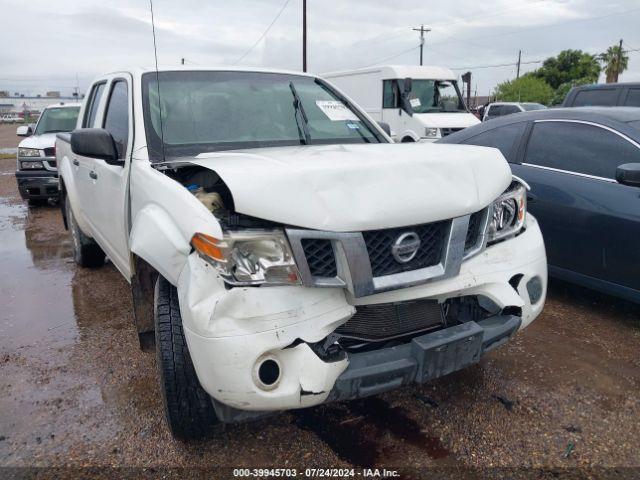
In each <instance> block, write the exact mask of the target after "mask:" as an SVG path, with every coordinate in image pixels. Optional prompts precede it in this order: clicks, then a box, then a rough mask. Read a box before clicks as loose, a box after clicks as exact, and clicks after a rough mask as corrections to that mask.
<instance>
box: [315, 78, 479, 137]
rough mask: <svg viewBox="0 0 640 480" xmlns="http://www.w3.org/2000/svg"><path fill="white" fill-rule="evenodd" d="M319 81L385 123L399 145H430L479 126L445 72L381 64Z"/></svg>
mask: <svg viewBox="0 0 640 480" xmlns="http://www.w3.org/2000/svg"><path fill="white" fill-rule="evenodd" d="M322 77H323V78H325V79H327V80H329V81H330V82H331V83H333V84H334V85H335V86H337V87H338V88H339V89H340V90H342V91H343V92H345V93H346V94H347V95H349V96H350V97H351V98H352V99H353V100H354V101H355V103H357V104H358V105H360V106H361V107H362V108H364V110H365V111H366V112H367V113H368V114H369V115H371V116H372V117H373V118H374V119H375V120H376V121H378V122H384V123H387V124H388V125H389V127H390V128H391V131H392V132H393V134H392V136H393V137H394V139H395V140H397V141H400V142H420V141H423V142H424V141H427V142H432V141H435V140H437V139H439V138H442V137H446V136H447V135H449V134H451V133H454V132H457V131H458V130H462V129H463V128H466V127H470V126H472V125H476V124H477V123H479V120H478V119H477V118H476V117H475V115H473V114H472V113H470V112H469V110H468V108H467V106H466V105H465V103H464V100H463V98H462V95H461V94H460V89H459V88H458V83H457V81H456V76H455V74H454V73H453V72H452V71H451V70H449V69H448V68H442V67H433V66H412V65H384V66H379V67H371V68H363V69H359V70H351V71H344V72H334V73H326V74H323V75H322Z"/></svg>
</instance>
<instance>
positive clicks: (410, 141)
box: [400, 137, 415, 143]
mask: <svg viewBox="0 0 640 480" xmlns="http://www.w3.org/2000/svg"><path fill="white" fill-rule="evenodd" d="M400 143H415V140H414V139H413V138H411V137H404V138H403V139H402V141H401V142H400Z"/></svg>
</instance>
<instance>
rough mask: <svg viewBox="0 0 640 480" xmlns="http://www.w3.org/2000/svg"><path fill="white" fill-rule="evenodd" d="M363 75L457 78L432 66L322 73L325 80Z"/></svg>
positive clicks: (451, 73)
mask: <svg viewBox="0 0 640 480" xmlns="http://www.w3.org/2000/svg"><path fill="white" fill-rule="evenodd" d="M363 73H380V75H381V76H383V77H384V78H389V79H392V78H414V79H425V80H455V79H456V78H457V77H456V75H455V74H454V73H453V71H452V70H450V69H448V68H445V67H437V66H432V65H424V66H419V65H380V66H377V67H367V68H359V69H356V70H344V71H340V72H329V73H323V74H322V75H321V76H322V77H325V78H333V77H342V76H348V75H359V74H363Z"/></svg>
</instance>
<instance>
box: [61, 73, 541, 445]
mask: <svg viewBox="0 0 640 480" xmlns="http://www.w3.org/2000/svg"><path fill="white" fill-rule="evenodd" d="M56 145H57V150H56V152H57V158H58V164H59V171H60V189H61V191H60V194H61V200H62V201H61V205H62V206H63V216H64V220H65V225H66V226H67V227H68V228H69V230H70V231H71V234H72V237H73V248H74V255H75V260H76V262H77V263H78V264H79V265H81V266H86V267H98V266H100V265H102V264H103V263H104V261H105V255H106V256H108V257H109V259H110V261H111V262H112V263H113V264H114V265H115V266H116V268H117V269H118V270H119V271H120V272H121V273H122V275H124V277H125V278H126V279H127V280H128V281H129V282H130V283H131V290H132V295H133V304H134V310H135V326H136V329H137V331H138V334H139V337H140V340H141V344H143V345H152V344H153V342H149V339H150V338H151V339H153V338H155V348H156V351H157V360H158V370H159V377H160V382H161V386H162V391H163V395H164V399H165V407H166V408H165V409H166V415H167V420H168V423H169V426H170V428H171V430H172V432H173V434H174V435H176V436H177V437H181V438H194V437H202V436H206V435H207V434H209V433H210V432H211V428H212V425H213V424H214V423H216V422H219V421H222V422H230V421H240V420H246V419H251V418H253V417H258V416H261V415H264V414H266V413H269V412H276V411H282V410H287V409H295V408H302V407H309V406H313V405H317V404H320V403H323V402H328V401H335V400H345V399H353V398H358V397H364V396H367V395H372V394H377V393H380V392H383V391H386V390H389V389H392V388H396V387H399V386H401V385H405V384H410V383H412V382H426V381H428V380H431V379H433V378H436V377H439V376H442V375H445V374H448V373H450V372H452V371H455V370H458V369H460V368H463V367H465V366H466V365H469V364H471V363H473V362H477V361H478V360H479V359H480V357H481V356H482V355H483V354H484V353H486V352H487V351H489V350H491V349H493V348H495V347H496V346H498V345H500V344H502V343H504V342H505V341H507V340H508V339H509V338H510V337H511V336H512V335H513V334H514V333H515V332H516V331H517V330H519V329H522V328H524V327H525V326H527V325H528V324H529V323H530V322H531V321H532V320H534V319H535V318H536V316H537V315H538V314H539V313H540V311H541V310H542V308H543V305H544V301H545V295H546V286H547V267H546V256H545V250H544V244H543V240H542V236H541V234H540V230H539V228H538V224H537V222H536V220H535V218H533V217H532V216H531V215H527V213H526V186H525V185H524V184H523V182H521V181H520V180H518V179H517V178H513V177H512V175H511V172H510V170H509V167H508V165H507V163H506V162H505V160H504V158H503V157H502V155H501V154H500V152H499V151H498V150H495V149H490V148H483V147H474V146H458V145H428V144H427V145H426V144H393V143H392V142H391V141H390V138H389V137H388V135H387V134H386V133H385V130H384V129H383V128H382V127H380V126H379V125H377V124H376V123H375V122H374V121H373V120H372V119H371V118H370V117H369V116H368V115H367V114H366V113H364V112H363V111H362V110H361V109H360V108H359V107H357V106H356V105H355V104H353V102H352V101H351V100H349V99H348V98H347V97H346V96H344V95H343V94H342V93H340V92H339V91H338V90H337V89H335V88H334V87H333V86H331V84H329V83H327V82H325V81H324V80H321V79H320V78H317V77H314V76H312V75H306V74H300V73H293V72H282V71H266V70H255V69H254V70H240V69H226V70H225V69H208V70H207V69H203V70H198V71H190V70H179V69H175V70H162V71H160V72H155V71H145V70H134V71H122V72H116V73H112V74H109V75H105V76H103V77H101V78H99V79H97V80H96V81H95V82H94V83H93V85H92V86H91V89H90V91H89V93H88V95H87V96H86V98H85V100H84V103H83V106H82V109H81V112H80V117H79V120H78V125H77V128H76V130H74V131H73V132H72V133H70V134H59V135H58V140H57V144H56ZM105 321H108V319H105Z"/></svg>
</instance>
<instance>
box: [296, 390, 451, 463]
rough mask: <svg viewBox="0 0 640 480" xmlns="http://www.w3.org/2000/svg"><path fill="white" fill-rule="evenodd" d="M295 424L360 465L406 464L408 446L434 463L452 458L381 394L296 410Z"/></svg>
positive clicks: (437, 440)
mask: <svg viewBox="0 0 640 480" xmlns="http://www.w3.org/2000/svg"><path fill="white" fill-rule="evenodd" d="M296 424H297V425H298V427H300V428H302V429H304V430H307V431H311V432H313V433H314V434H315V435H316V436H318V438H320V439H321V440H322V441H323V442H324V443H325V444H326V445H327V446H328V447H329V448H331V450H333V452H334V453H335V454H336V455H337V456H338V457H340V458H341V459H342V460H344V461H346V462H349V463H350V464H352V465H354V466H357V467H363V468H370V467H378V466H395V467H400V466H404V465H407V461H406V460H407V455H409V452H408V450H407V448H406V447H405V445H410V446H411V447H412V448H413V449H414V450H415V452H414V454H417V455H418V456H424V454H426V455H427V456H428V458H429V459H430V460H431V461H432V463H434V464H435V465H439V464H440V462H442V461H445V462H446V463H447V464H449V463H451V460H453V459H452V458H451V452H449V450H448V449H447V448H446V447H445V446H444V445H443V444H442V442H441V441H440V439H439V438H437V437H434V436H431V435H428V434H426V433H425V432H424V431H423V429H422V427H421V426H420V425H419V424H418V423H417V422H416V421H415V420H413V419H412V418H411V417H409V416H408V415H407V414H406V413H405V411H404V410H403V409H402V408H401V407H395V406H391V405H390V404H389V403H388V402H386V401H385V400H383V399H381V398H378V397H371V398H367V399H364V400H357V401H354V402H349V403H345V404H336V405H327V406H320V407H316V408H311V409H307V410H302V411H300V412H297V413H296Z"/></svg>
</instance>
